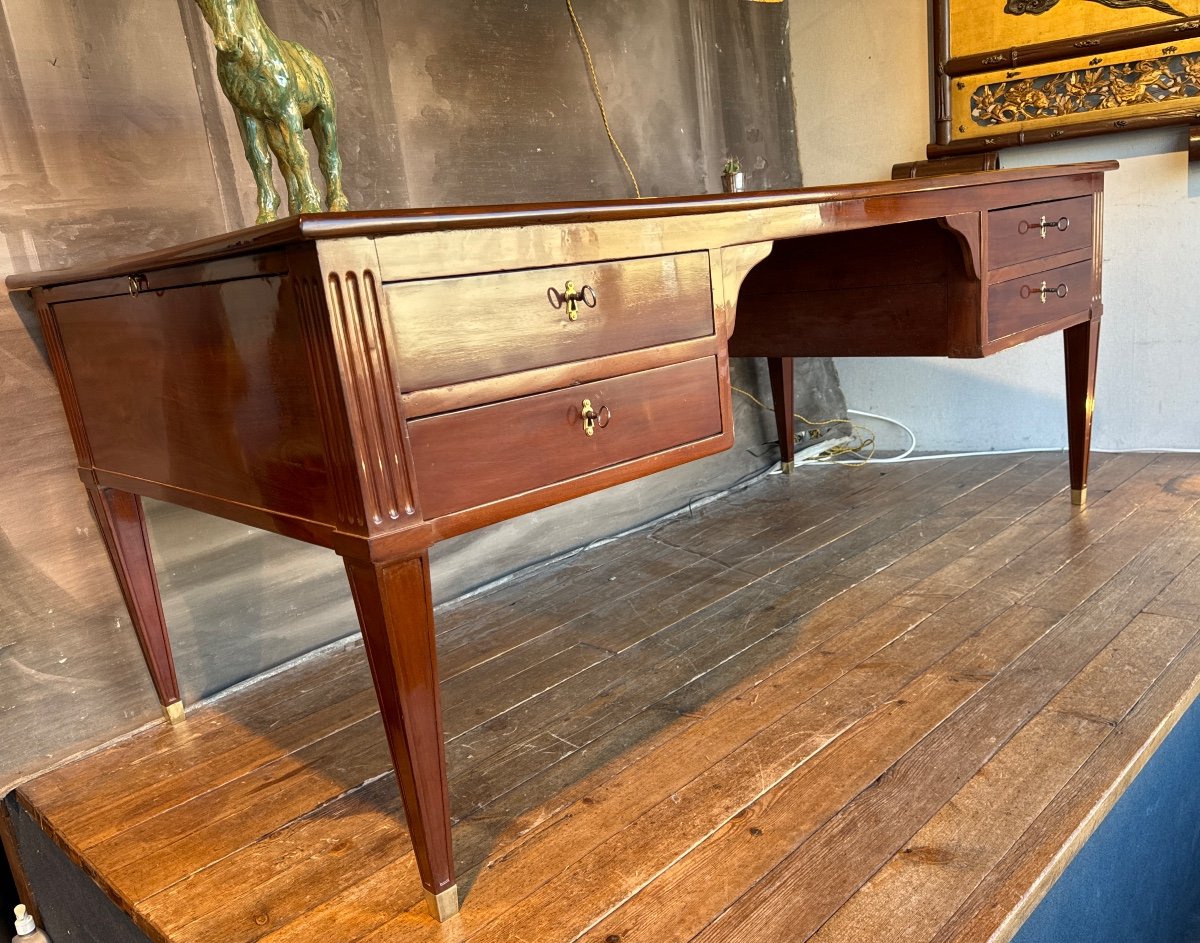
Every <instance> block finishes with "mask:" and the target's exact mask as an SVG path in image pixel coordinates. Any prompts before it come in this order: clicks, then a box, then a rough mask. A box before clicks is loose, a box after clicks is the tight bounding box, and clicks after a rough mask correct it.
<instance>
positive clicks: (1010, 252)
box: [988, 195, 1093, 268]
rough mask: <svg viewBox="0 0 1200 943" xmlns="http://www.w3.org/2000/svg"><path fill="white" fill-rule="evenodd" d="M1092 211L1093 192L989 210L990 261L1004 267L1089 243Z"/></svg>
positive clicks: (1080, 247) (1078, 247)
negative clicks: (1029, 204) (1062, 198)
mask: <svg viewBox="0 0 1200 943" xmlns="http://www.w3.org/2000/svg"><path fill="white" fill-rule="evenodd" d="M1092 213H1093V206H1092V197H1091V196H1090V195H1089V196H1080V197H1075V198H1073V199H1070V200H1056V201H1054V202H1053V203H1034V204H1032V205H1031V206H1022V207H1018V208H1016V209H1009V210H993V211H992V212H990V213H989V214H988V230H989V232H990V241H989V245H990V248H989V250H988V264H989V265H990V266H991V267H992V268H1001V267H1003V266H1005V265H1012V264H1013V263H1014V262H1025V261H1028V260H1029V259H1038V258H1044V257H1045V256H1049V255H1058V254H1061V253H1063V252H1070V251H1071V250H1072V249H1082V248H1084V247H1085V246H1090V245H1091V244H1092ZM1043 219H1044V220H1045V224H1044V225H1043V223H1042V221H1043ZM1043 233H1044V235H1043Z"/></svg>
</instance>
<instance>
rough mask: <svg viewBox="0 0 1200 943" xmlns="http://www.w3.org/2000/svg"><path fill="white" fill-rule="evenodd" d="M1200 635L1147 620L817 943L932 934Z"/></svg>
mask: <svg viewBox="0 0 1200 943" xmlns="http://www.w3.org/2000/svg"><path fill="white" fill-rule="evenodd" d="M1196 633H1197V626H1196V624H1195V623H1190V622H1184V621H1182V620H1177V619H1167V618H1163V617H1157V616H1150V615H1147V614H1145V613H1143V614H1141V615H1139V616H1137V617H1136V618H1135V619H1134V620H1133V621H1132V622H1131V623H1130V624H1129V626H1128V628H1126V629H1125V630H1124V631H1123V632H1122V633H1121V634H1120V635H1119V636H1117V638H1116V639H1114V640H1113V642H1112V643H1111V644H1110V645H1109V646H1108V647H1107V648H1106V649H1105V650H1104V651H1103V652H1101V653H1100V654H1099V655H1098V656H1097V657H1096V659H1095V660H1094V661H1092V663H1091V664H1090V665H1088V667H1087V668H1085V669H1084V670H1083V671H1082V672H1080V674H1079V675H1077V676H1076V678H1075V679H1074V680H1072V681H1071V682H1070V683H1069V684H1068V685H1067V686H1066V687H1065V688H1063V690H1062V691H1061V692H1060V693H1059V694H1057V695H1056V696H1055V697H1054V699H1053V700H1052V701H1051V702H1050V703H1049V704H1048V705H1047V706H1046V709H1045V710H1044V711H1042V712H1041V713H1040V714H1038V716H1036V717H1035V718H1034V719H1033V720H1031V721H1030V722H1029V723H1028V724H1027V725H1026V726H1025V727H1024V728H1023V729H1022V730H1021V731H1020V732H1019V733H1018V734H1017V735H1016V736H1015V737H1013V739H1012V740H1011V741H1010V742H1009V743H1008V744H1007V745H1006V746H1005V747H1004V748H1003V749H1002V750H1001V751H1000V752H999V753H997V754H996V756H995V757H993V758H992V760H991V761H990V762H988V763H987V764H985V765H984V766H983V767H982V768H981V769H980V770H979V772H978V773H976V774H975V775H974V776H973V777H972V778H971V780H970V782H968V783H967V785H966V786H964V787H963V788H962V789H961V790H959V792H958V793H957V794H956V795H955V796H954V798H953V799H951V800H950V801H949V802H948V803H946V805H944V806H943V807H942V808H941V810H939V811H938V813H937V814H936V815H934V817H933V818H932V819H930V820H929V822H928V823H927V824H926V825H925V826H924V827H923V828H922V829H921V830H920V831H919V832H917V833H916V834H915V835H914V836H913V837H912V838H911V839H909V840H908V842H907V843H906V845H905V847H904V849H903V850H902V851H901V852H900V854H898V855H896V856H895V857H893V858H892V859H891V861H889V862H888V864H887V865H885V866H884V867H883V868H882V869H881V870H880V871H879V872H878V873H877V874H876V875H875V876H874V877H872V878H871V879H870V880H869V881H868V882H866V884H864V885H863V887H862V888H860V889H859V891H858V892H857V893H856V894H855V895H854V896H853V897H851V898H850V899H849V900H848V901H847V902H846V904H845V905H844V906H842V907H841V908H840V909H839V910H838V911H837V913H836V914H834V916H833V917H831V918H830V920H829V921H828V922H827V923H826V924H825V925H824V926H822V927H821V929H820V930H819V931H818V932H817V933H816V934H815V935H814V936H813V937H811V939H812V940H813V941H814V943H857V941H860V940H884V939H894V938H899V937H901V936H904V937H907V938H909V939H920V940H925V939H930V938H932V937H933V936H934V935H935V934H936V933H937V931H938V930H940V929H941V927H942V926H944V925H945V924H946V923H947V922H948V921H949V919H950V918H951V917H952V916H953V914H954V912H955V911H956V910H957V909H958V908H959V906H960V905H961V904H962V902H963V901H964V900H965V898H966V896H967V895H968V894H969V893H970V891H972V890H973V889H974V888H975V887H976V886H977V885H978V884H979V882H980V880H982V878H983V877H984V876H985V875H986V874H987V873H988V872H989V871H990V870H991V868H992V867H994V866H995V864H996V863H997V862H998V861H999V860H1000V858H1001V857H1002V856H1003V855H1004V854H1005V853H1006V852H1007V851H1008V850H1009V849H1010V848H1011V847H1012V845H1013V843H1014V842H1015V841H1016V840H1017V839H1018V838H1019V837H1020V835H1021V833H1022V832H1023V831H1024V830H1025V829H1026V828H1027V827H1028V826H1029V824H1030V823H1032V822H1033V821H1034V820H1035V819H1036V817H1037V816H1038V814H1039V813H1040V812H1041V811H1042V810H1043V809H1044V808H1045V807H1046V806H1047V805H1048V804H1049V802H1050V801H1051V800H1052V799H1053V798H1054V797H1055V795H1056V794H1057V793H1058V792H1059V791H1060V790H1061V789H1062V788H1063V786H1064V785H1065V784H1066V783H1067V782H1068V781H1069V780H1070V778H1071V776H1072V775H1074V774H1075V773H1076V772H1077V771H1078V769H1079V768H1080V767H1081V766H1082V765H1083V764H1084V763H1085V762H1086V761H1087V760H1088V758H1089V757H1090V756H1091V755H1092V754H1093V753H1094V751H1095V750H1096V748H1097V747H1098V746H1099V745H1100V744H1101V743H1102V742H1103V741H1104V740H1105V739H1106V738H1107V737H1108V736H1109V735H1110V734H1111V733H1112V732H1113V730H1114V729H1115V728H1116V727H1117V726H1118V725H1119V724H1120V723H1121V722H1122V720H1123V719H1124V718H1125V716H1126V715H1127V714H1128V712H1129V711H1130V710H1132V709H1133V707H1134V706H1135V705H1136V704H1137V702H1138V700H1139V699H1140V698H1141V697H1142V696H1143V695H1144V694H1145V693H1146V691H1147V690H1148V689H1150V688H1151V687H1152V686H1153V684H1154V683H1155V682H1156V681H1157V680H1158V678H1159V677H1160V676H1161V675H1162V673H1163V672H1164V671H1165V670H1166V669H1167V668H1168V667H1169V666H1170V665H1171V664H1172V663H1173V662H1174V661H1175V660H1176V659H1177V658H1178V657H1186V653H1187V651H1188V649H1189V648H1193V647H1195V638H1196ZM1181 652H1182V653H1184V654H1183V655H1181V654H1180V653H1181Z"/></svg>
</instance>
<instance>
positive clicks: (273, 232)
mask: <svg viewBox="0 0 1200 943" xmlns="http://www.w3.org/2000/svg"><path fill="white" fill-rule="evenodd" d="M1117 166H1118V164H1117V162H1116V161H1096V162H1091V163H1077V164H1059V165H1053V166H1048V167H1023V168H1016V169H1012V170H990V171H980V172H976V173H961V174H946V175H944V176H935V177H924V178H917V179H905V180H879V181H871V182H866V183H853V184H845V185H838V186H833V187H806V188H803V189H798V190H765V191H760V192H755V193H733V194H729V193H717V194H696V195H691V196H670V197H654V198H651V199H644V200H603V201H584V202H577V203H530V204H514V205H509V206H468V207H437V208H430V209H396V210H361V211H356V212H349V213H313V214H304V215H300V216H289V217H286V218H285V219H280V220H277V221H275V222H273V223H267V224H265V225H261V226H253V227H249V228H247V229H241V230H238V231H236V232H232V233H222V234H220V235H215V236H209V237H206V238H204V239H200V240H197V241H195V242H190V243H185V244H183V245H179V246H172V247H167V248H163V249H159V250H156V251H154V252H150V253H146V254H142V255H136V256H129V257H125V258H122V259H115V260H113V259H109V260H104V261H103V262H100V263H91V264H83V265H79V266H72V267H69V268H63V269H55V270H50V271H45V272H32V273H19V274H15V275H10V276H9V277H8V279H7V280H6V285H7V287H8V289H9V290H10V291H28V290H30V289H32V288H37V287H45V286H51V285H66V284H71V283H74V282H81V281H88V280H91V279H95V278H108V277H112V276H119V275H123V274H128V273H129V272H131V271H138V270H147V269H154V268H164V267H167V266H170V265H175V264H179V263H185V262H190V261H196V260H199V259H211V258H216V257H220V256H227V255H240V254H245V253H249V252H257V251H261V250H264V249H270V248H273V247H277V246H283V245H287V244H289V243H294V242H300V241H312V240H320V239H336V238H345V237H353V236H367V237H371V236H388V235H402V234H405V233H417V232H431V231H444V230H455V229H493V228H508V227H522V226H537V225H547V224H571V223H585V224H586V223H599V222H607V221H613V220H634V219H656V218H665V217H672V216H698V215H704V214H715V213H728V212H738V211H755V210H758V211H762V210H772V209H783V208H787V207H794V206H812V205H820V204H832V203H841V202H850V201H859V200H869V199H872V198H880V197H884V198H886V197H892V196H899V195H902V194H918V193H930V192H936V191H941V190H953V189H962V188H967V187H980V186H998V185H1003V184H1009V183H1017V182H1020V181H1025V180H1034V179H1049V178H1054V177H1065V176H1073V175H1079V174H1091V173H1104V172H1106V171H1110V170H1115V169H1116V168H1117Z"/></svg>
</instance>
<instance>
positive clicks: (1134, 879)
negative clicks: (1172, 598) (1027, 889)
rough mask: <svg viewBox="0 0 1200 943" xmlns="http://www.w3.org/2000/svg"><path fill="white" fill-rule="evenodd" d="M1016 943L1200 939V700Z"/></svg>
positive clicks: (1143, 942)
mask: <svg viewBox="0 0 1200 943" xmlns="http://www.w3.org/2000/svg"><path fill="white" fill-rule="evenodd" d="M1014 939H1015V943H1185V941H1186V943H1200V704H1195V705H1193V706H1192V707H1191V709H1190V710H1188V712H1187V713H1186V714H1185V715H1184V716H1183V718H1182V720H1180V722H1179V723H1178V724H1177V725H1176V727H1175V729H1174V730H1173V731H1171V733H1170V734H1169V735H1168V736H1167V739H1166V740H1165V741H1164V742H1163V743H1162V745H1161V746H1160V747H1159V749H1158V752H1157V753H1155V754H1154V756H1153V757H1151V758H1150V761H1149V762H1148V763H1147V764H1146V767H1145V769H1143V770H1142V772H1141V774H1139V775H1138V777H1137V778H1136V779H1135V780H1134V782H1133V784H1132V785H1131V786H1130V787H1129V789H1128V790H1127V791H1126V792H1125V795H1123V796H1122V797H1121V798H1120V799H1119V800H1118V801H1117V804H1116V806H1115V807H1114V808H1113V810H1112V811H1111V812H1110V813H1109V814H1108V817H1107V818H1106V819H1105V820H1104V822H1103V823H1102V824H1101V825H1100V828H1099V829H1097V830H1096V833H1095V834H1094V835H1093V836H1092V837H1091V839H1090V840H1089V841H1088V842H1087V844H1086V845H1084V847H1083V850H1082V851H1080V853H1079V854H1078V855H1077V856H1076V858H1075V860H1074V861H1072V862H1071V864H1070V865H1069V866H1068V867H1067V870H1066V872H1065V873H1064V874H1063V876H1062V877H1061V878H1059V880H1058V882H1057V883H1056V884H1055V885H1054V887H1053V888H1051V889H1050V893H1049V894H1047V895H1046V898H1045V900H1043V901H1042V903H1041V904H1040V905H1039V906H1038V908H1037V910H1035V911H1034V912H1033V914H1032V916H1030V918H1029V920H1028V921H1026V923H1025V925H1024V926H1023V927H1022V928H1021V930H1020V932H1018V934H1017V935H1016V937H1015V938H1014Z"/></svg>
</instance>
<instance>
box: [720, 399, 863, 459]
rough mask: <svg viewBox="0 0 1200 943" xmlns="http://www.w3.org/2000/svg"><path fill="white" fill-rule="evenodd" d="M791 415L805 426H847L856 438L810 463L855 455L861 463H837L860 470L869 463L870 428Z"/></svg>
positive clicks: (834, 447)
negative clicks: (856, 439)
mask: <svg viewBox="0 0 1200 943" xmlns="http://www.w3.org/2000/svg"><path fill="white" fill-rule="evenodd" d="M733 391H734V392H735V393H741V394H742V396H744V397H746V399H748V400H750V402H752V403H754V404H755V405H757V406H760V407H761V408H763V409H765V410H766V411H767V412H769V413H771V412H774V410H773V409H771V407H770V406H768V405H767V404H766V403H764V402H763V401H762V400H761V399H759V398H758V397H757V396H755V395H754V394H753V393H750V392H747V391H746V390H743V389H741V388H740V387H736V386H735V387H733ZM792 415H793V416H795V417H796V418H797V419H799V420H800V421H801V422H802V423H804V424H805V425H806V426H849V427H850V432H851V434H852V435H854V436H857V437H858V441H857V442H855V441H854V440H853V439H851V441H850V442H848V443H845V444H842V445H831V446H830V447H829V448H828V449H826V450H825V451H824V452H822V453H821V454H820V455H818V456H816V457H815V458H813V459H811V461H814V462H828V461H832V460H833V459H835V458H837V457H839V456H841V455H855V456H857V457H859V458H861V459H862V461H860V462H839V464H841V465H849V466H850V467H851V468H860V467H862V466H863V465H866V464H867V462H868V461H870V459H871V458H872V457H873V456H874V455H875V433H874V432H872V431H871V430H870V428H868V427H867V426H864V425H861V424H860V423H857V422H854V421H853V420H851V419H816V420H814V419H807V418H806V417H804V416H802V415H800V413H793V414H792ZM863 453H866V454H863Z"/></svg>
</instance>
